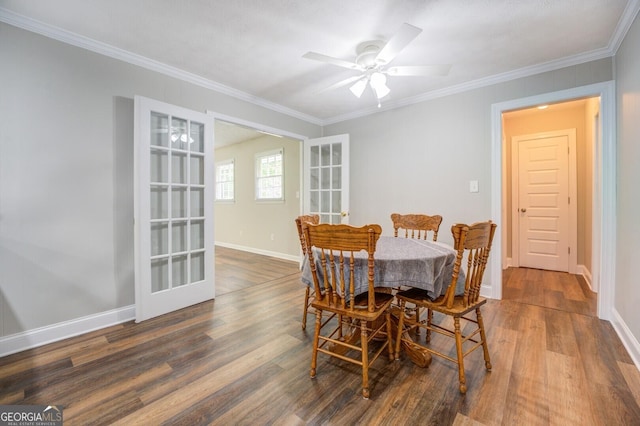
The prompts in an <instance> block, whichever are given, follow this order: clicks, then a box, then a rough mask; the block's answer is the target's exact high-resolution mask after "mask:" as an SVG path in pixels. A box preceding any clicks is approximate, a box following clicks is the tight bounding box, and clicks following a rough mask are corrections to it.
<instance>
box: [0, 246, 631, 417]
mask: <svg viewBox="0 0 640 426" xmlns="http://www.w3.org/2000/svg"><path fill="white" fill-rule="evenodd" d="M216 250H217V251H216V254H217V258H218V262H217V265H216V268H217V269H216V276H217V281H216V285H217V290H218V296H217V297H216V300H215V301H210V302H206V303H202V304H199V305H196V306H193V307H190V308H187V309H183V310H181V311H177V312H174V313H171V314H168V315H165V316H162V317H158V318H154V319H151V320H148V321H145V322H143V323H140V324H135V323H133V322H129V323H125V324H122V325H118V326H114V327H110V328H108V329H104V330H99V331H95V332H92V333H88V334H85V335H82V336H78V337H74V338H71V339H68V340H65V341H61V342H56V343H53V344H50V345H46V346H43V347H40V348H36V349H32V350H28V351H24V352H21V353H18V354H14V355H10V356H7V357H4V358H0V404H60V405H63V406H64V419H65V425H93V424H95V425H101V424H123V425H124V424H126V425H136V424H141V425H160V424H166V425H203V424H212V425H267V424H269V425H302V424H328V425H333V424H335V425H351V424H366V425H457V426H459V425H476V426H477V425H581V426H586V425H638V424H640V405H639V404H640V373H639V371H638V369H637V368H636V367H635V365H634V364H633V363H632V360H631V359H630V357H629V355H628V354H627V352H626V351H625V349H624V347H623V346H622V344H621V342H620V340H619V339H618V337H617V335H616V334H615V332H614V330H613V328H612V327H611V325H610V324H609V323H608V322H605V321H601V320H599V319H598V318H597V317H596V316H595V301H594V300H595V297H594V295H593V294H590V292H588V289H586V287H585V286H584V283H582V282H581V281H580V280H581V279H579V278H578V277H575V276H573V275H569V274H564V275H563V274H559V273H546V272H543V271H535V270H525V269H511V270H507V271H505V277H504V278H505V279H504V283H505V284H504V286H505V289H504V293H505V299H504V300H501V301H496V300H490V301H489V302H488V303H487V305H486V306H485V308H483V313H484V318H485V325H486V327H487V330H488V331H487V332H488V339H489V350H490V352H491V361H492V364H493V370H492V371H491V372H490V373H487V372H486V370H485V369H484V362H483V359H482V353H481V352H479V351H477V352H475V353H474V354H472V355H470V356H469V357H468V358H466V360H465V362H466V371H467V385H468V391H467V394H466V395H464V396H463V395H461V394H460V393H459V392H458V375H457V372H456V369H455V365H453V364H452V363H449V362H446V361H444V360H441V359H438V358H434V360H433V363H432V364H431V366H429V367H428V368H426V369H422V368H419V367H417V366H415V365H414V364H412V363H411V362H410V360H408V359H402V360H400V361H397V362H391V363H389V362H387V361H386V360H385V359H383V358H381V359H379V360H378V361H376V363H375V364H374V365H373V366H372V369H371V371H370V384H371V399H369V400H364V399H363V398H362V397H361V394H360V389H361V388H360V386H361V382H360V381H361V375H360V370H359V368H358V367H357V366H355V365H351V364H348V365H347V363H344V362H341V361H340V360H336V359H329V358H328V357H323V356H320V357H319V362H318V375H317V377H316V378H315V379H310V378H309V363H310V355H311V339H312V327H309V326H308V327H307V330H306V331H303V330H302V329H301V327H300V318H301V310H302V301H303V294H304V288H303V287H302V285H301V283H300V280H299V271H298V265H297V263H295V262H286V261H282V260H278V259H273V258H269V257H264V256H258V255H252V254H248V253H244V252H235V251H233V250H229V249H224V250H219V249H218V248H217V249H216ZM534 287H535V288H534ZM309 322H310V323H311V324H312V323H313V319H312V318H311V317H309ZM434 339H435V338H434ZM434 344H440V343H436V342H435V341H434ZM453 352H454V349H453V347H452V353H453Z"/></svg>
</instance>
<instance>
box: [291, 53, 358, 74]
mask: <svg viewBox="0 0 640 426" xmlns="http://www.w3.org/2000/svg"><path fill="white" fill-rule="evenodd" d="M302 57H303V58H305V59H311V60H314V61H320V62H325V63H327V64H332V65H337V66H339V67H342V68H347V69H350V70H361V71H362V70H363V69H362V67H361V66H360V65H358V64H356V63H355V62H349V61H345V60H342V59H338V58H334V57H331V56H327V55H323V54H322V53H316V52H307V53H305V54H304V55H302Z"/></svg>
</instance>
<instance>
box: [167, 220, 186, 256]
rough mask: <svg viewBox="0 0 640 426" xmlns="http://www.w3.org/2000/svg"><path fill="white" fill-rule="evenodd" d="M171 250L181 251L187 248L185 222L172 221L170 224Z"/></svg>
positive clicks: (174, 251)
mask: <svg viewBox="0 0 640 426" xmlns="http://www.w3.org/2000/svg"><path fill="white" fill-rule="evenodd" d="M171 245H172V246H173V247H172V252H173V253H176V252H183V251H186V250H187V222H186V221H180V222H174V223H173V224H172V226H171Z"/></svg>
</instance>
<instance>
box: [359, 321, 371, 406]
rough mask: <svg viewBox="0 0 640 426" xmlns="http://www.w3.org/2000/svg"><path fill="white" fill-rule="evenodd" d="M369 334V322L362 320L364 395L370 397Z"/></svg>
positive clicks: (361, 341) (365, 397) (361, 340)
mask: <svg viewBox="0 0 640 426" xmlns="http://www.w3.org/2000/svg"><path fill="white" fill-rule="evenodd" d="M368 340H369V335H368V333H367V322H366V321H365V320H361V321H360V343H361V345H360V349H361V350H362V397H363V398H364V399H369V344H368Z"/></svg>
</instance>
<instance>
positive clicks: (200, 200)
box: [191, 187, 204, 217]
mask: <svg viewBox="0 0 640 426" xmlns="http://www.w3.org/2000/svg"><path fill="white" fill-rule="evenodd" d="M203 216H204V188H193V187H192V188H191V217H203Z"/></svg>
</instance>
